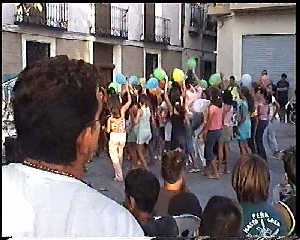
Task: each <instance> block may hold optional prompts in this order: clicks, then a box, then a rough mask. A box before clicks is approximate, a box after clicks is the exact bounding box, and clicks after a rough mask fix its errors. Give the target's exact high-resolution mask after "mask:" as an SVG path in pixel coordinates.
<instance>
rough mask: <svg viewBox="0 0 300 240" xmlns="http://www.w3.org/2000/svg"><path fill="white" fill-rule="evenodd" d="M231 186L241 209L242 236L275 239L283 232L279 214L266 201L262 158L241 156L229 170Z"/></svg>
mask: <svg viewBox="0 0 300 240" xmlns="http://www.w3.org/2000/svg"><path fill="white" fill-rule="evenodd" d="M232 187H233V189H234V190H235V192H236V195H237V199H238V201H239V203H240V205H241V207H242V209H243V225H242V235H243V236H245V237H247V238H249V237H250V238H254V237H274V238H275V237H280V236H285V235H286V234H287V227H286V225H285V222H284V220H283V217H282V216H281V215H280V213H279V212H277V211H276V209H275V208H274V207H273V206H272V205H271V204H270V203H268V197H269V187H270V171H269V168H268V165H267V163H266V161H264V159H262V158H261V157H260V156H258V155H255V154H247V155H242V156H241V158H240V160H239V161H238V162H237V163H236V165H235V167H234V169H233V173H232ZM270 219H272V221H270ZM254 223H256V224H254Z"/></svg>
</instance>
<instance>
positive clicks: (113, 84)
mask: <svg viewBox="0 0 300 240" xmlns="http://www.w3.org/2000/svg"><path fill="white" fill-rule="evenodd" d="M108 88H113V89H115V91H116V92H118V88H119V84H118V83H116V82H111V83H110V84H109V85H108Z"/></svg>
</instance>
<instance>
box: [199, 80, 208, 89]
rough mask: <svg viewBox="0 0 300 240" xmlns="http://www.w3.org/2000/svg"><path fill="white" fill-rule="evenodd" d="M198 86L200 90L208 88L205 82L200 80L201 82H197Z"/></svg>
mask: <svg viewBox="0 0 300 240" xmlns="http://www.w3.org/2000/svg"><path fill="white" fill-rule="evenodd" d="M199 85H200V87H202V88H207V87H208V84H207V81H206V80H204V79H202V80H200V81H199Z"/></svg>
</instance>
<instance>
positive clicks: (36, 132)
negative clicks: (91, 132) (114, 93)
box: [13, 55, 100, 165]
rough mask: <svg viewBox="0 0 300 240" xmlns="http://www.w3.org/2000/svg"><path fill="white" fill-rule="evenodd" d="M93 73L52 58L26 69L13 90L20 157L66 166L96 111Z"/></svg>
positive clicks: (88, 66)
mask: <svg viewBox="0 0 300 240" xmlns="http://www.w3.org/2000/svg"><path fill="white" fill-rule="evenodd" d="M99 82H100V77H99V73H98V71H97V69H96V68H95V67H94V66H93V65H91V64H88V63H85V62H84V61H83V60H74V59H72V60H70V59H68V57H67V56H65V55H62V56H56V57H53V58H50V59H47V60H43V61H39V62H37V63H35V64H33V65H31V66H27V67H26V68H25V69H24V70H23V71H22V72H21V73H20V74H19V76H18V80H17V82H16V84H15V86H14V89H13V92H14V99H13V110H14V121H15V126H16V130H17V135H18V140H19V142H20V145H21V149H22V153H23V154H24V156H25V157H28V158H32V159H37V160H42V161H45V162H48V163H54V164H63V165H67V164H70V163H71V162H73V161H75V160H76V141H77V138H78V136H79V135H80V133H81V132H82V131H83V129H85V128H86V127H87V126H88V124H89V123H91V122H92V121H93V120H94V118H95V114H96V111H97V110H98V101H97V98H96V89H97V87H98V83H99Z"/></svg>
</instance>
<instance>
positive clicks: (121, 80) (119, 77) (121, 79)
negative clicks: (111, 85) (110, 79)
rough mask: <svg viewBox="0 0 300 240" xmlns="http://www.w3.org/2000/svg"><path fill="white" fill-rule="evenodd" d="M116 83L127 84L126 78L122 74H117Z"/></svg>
mask: <svg viewBox="0 0 300 240" xmlns="http://www.w3.org/2000/svg"><path fill="white" fill-rule="evenodd" d="M116 82H117V83H119V84H126V83H127V81H126V77H125V76H124V75H123V74H122V73H118V74H117V75H116Z"/></svg>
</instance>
